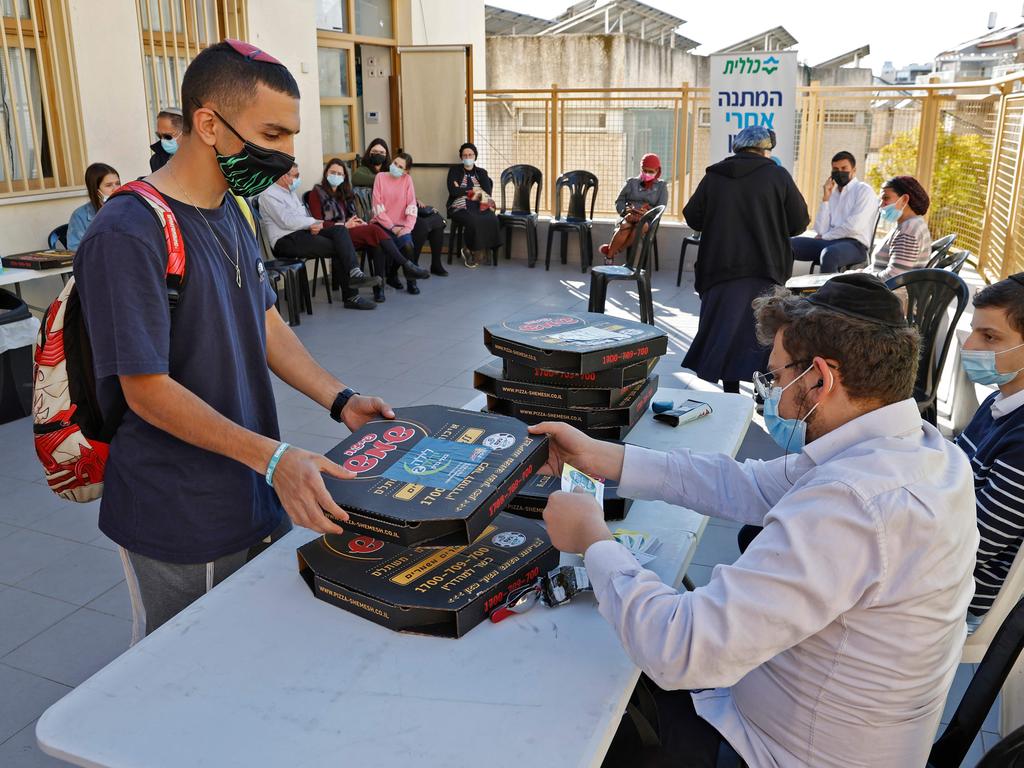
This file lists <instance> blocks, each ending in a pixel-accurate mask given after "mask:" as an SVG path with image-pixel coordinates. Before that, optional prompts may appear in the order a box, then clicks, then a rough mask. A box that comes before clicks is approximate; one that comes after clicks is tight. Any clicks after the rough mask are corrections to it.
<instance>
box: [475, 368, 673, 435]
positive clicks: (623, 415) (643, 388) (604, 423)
mask: <svg viewBox="0 0 1024 768" xmlns="http://www.w3.org/2000/svg"><path fill="white" fill-rule="evenodd" d="M657 391H658V377H657V376H651V377H650V378H648V379H647V381H646V382H644V383H643V384H642V385H640V386H638V387H636V388H635V389H634V390H631V391H630V393H629V394H628V395H627V396H626V398H625V399H624V400H623V401H622V402H621V403H619V404H618V405H616V406H615V407H614V408H560V407H558V406H553V405H534V404H526V403H517V402H515V401H514V400H508V399H506V398H501V397H495V396H493V395H488V396H487V410H488V411H489V412H490V413H500V414H504V415H506V416H514V417H516V418H517V419H522V420H523V421H525V422H526V423H527V424H539V423H540V422H542V421H563V422H565V423H566V424H571V425H572V426H574V427H578V428H579V429H590V428H592V427H631V426H633V425H634V424H636V423H637V421H638V420H639V419H640V417H641V416H642V415H643V414H644V412H645V411H646V410H647V407H648V405H650V402H651V399H652V398H653V397H654V393H655V392H657Z"/></svg>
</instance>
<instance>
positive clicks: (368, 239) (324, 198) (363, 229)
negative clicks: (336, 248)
mask: <svg viewBox="0 0 1024 768" xmlns="http://www.w3.org/2000/svg"><path fill="white" fill-rule="evenodd" d="M309 213H310V215H311V216H313V218H316V219H320V220H321V221H322V222H323V223H324V228H325V229H327V228H329V227H345V229H347V230H348V234H349V237H351V238H352V245H353V246H355V247H356V248H357V249H358V250H365V251H367V253H368V255H369V257H370V260H371V261H372V263H373V265H374V268H373V271H374V272H375V273H376V274H377V275H378V276H379V277H381V278H383V277H384V276H385V275H388V274H391V272H392V271H393V270H395V269H397V268H398V267H399V266H402V265H403V264H405V262H406V259H405V257H404V256H403V255H402V254H401V253H399V251H398V248H397V247H396V245H395V242H394V240H393V239H392V238H391V237H389V236H388V233H387V232H385V231H384V230H383V229H381V228H380V227H375V226H373V225H371V224H367V223H366V222H365V221H363V220H362V219H360V218H359V217H358V216H356V205H355V196H354V195H353V194H352V185H351V184H349V182H348V179H347V176H346V173H345V164H344V162H343V161H342V160H341V159H339V158H337V157H335V158H331V159H330V160H328V161H327V165H325V166H324V175H323V178H322V179H321V180H320V183H319V184H317V185H316V186H314V187H313V193H312V194H311V195H310V196H309ZM373 300H374V301H376V302H377V303H380V302H382V301H384V287H383V286H382V285H375V286H374V287H373Z"/></svg>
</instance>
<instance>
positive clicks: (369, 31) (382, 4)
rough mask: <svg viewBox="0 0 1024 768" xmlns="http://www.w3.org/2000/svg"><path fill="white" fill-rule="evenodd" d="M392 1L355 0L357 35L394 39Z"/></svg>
mask: <svg viewBox="0 0 1024 768" xmlns="http://www.w3.org/2000/svg"><path fill="white" fill-rule="evenodd" d="M391 5H392V0H355V10H356V34H357V35H360V36H362V37H384V38H388V39H390V38H393V37H394V32H393V26H392V18H391V15H392V7H391Z"/></svg>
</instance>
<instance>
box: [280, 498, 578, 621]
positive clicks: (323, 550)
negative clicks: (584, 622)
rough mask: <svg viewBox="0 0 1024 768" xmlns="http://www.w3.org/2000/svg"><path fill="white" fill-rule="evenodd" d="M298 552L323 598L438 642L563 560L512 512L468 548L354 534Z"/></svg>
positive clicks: (302, 569)
mask: <svg viewBox="0 0 1024 768" xmlns="http://www.w3.org/2000/svg"><path fill="white" fill-rule="evenodd" d="M297 554H298V560H299V573H300V575H301V576H302V578H303V579H304V580H305V581H306V583H307V584H308V585H309V587H310V589H312V590H313V594H314V595H315V596H316V597H318V598H320V599H321V600H324V601H326V602H328V603H331V604H332V605H335V606H337V607H339V608H343V609H345V610H346V611H350V612H351V613H354V614H356V615H357V616H362V617H363V618H366V619H369V620H370V621H373V622H376V623H377V624H381V625H383V626H385V627H388V628H390V629H394V630H396V631H398V632H411V633H418V634H424V635H434V636H437V637H461V636H462V635H464V634H466V633H467V632H468V631H469V630H471V629H472V628H473V627H475V626H476V625H477V624H479V623H480V622H481V621H483V620H484V619H486V618H487V616H488V615H489V614H490V612H491V610H493V609H494V608H495V607H496V606H498V605H500V604H501V603H502V601H504V600H505V598H506V597H507V596H508V594H509V592H510V591H512V590H515V589H518V588H519V587H521V586H524V585H526V584H529V583H530V582H532V581H535V580H536V579H537V578H538V577H539V576H541V575H542V574H545V573H547V572H548V571H550V570H551V569H552V568H556V567H557V566H558V561H559V554H558V550H556V549H555V548H554V547H553V546H552V545H551V541H550V539H548V536H547V533H545V531H544V528H543V527H542V526H541V525H540V524H539V523H536V522H533V521H532V520H526V519H524V518H521V517H516V516H514V515H508V514H499V515H498V516H496V517H495V518H494V519H493V520H491V521H490V522H489V523H488V525H487V526H486V528H484V530H483V532H482V533H481V535H480V537H479V538H477V539H476V540H475V541H474V542H473V543H472V544H469V545H465V546H458V547H441V548H438V547H403V546H401V545H399V544H395V543H392V542H390V541H383V540H382V539H378V538H375V537H373V536H368V535H366V534H360V533H357V532H355V531H346V532H345V533H343V534H339V535H333V534H329V535H326V536H321V537H320V538H318V539H314V540H313V541H310V542H309V543H307V544H304V545H303V546H301V547H299V549H298V553H297Z"/></svg>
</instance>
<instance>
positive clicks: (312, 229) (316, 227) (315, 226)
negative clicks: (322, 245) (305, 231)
mask: <svg viewBox="0 0 1024 768" xmlns="http://www.w3.org/2000/svg"><path fill="white" fill-rule="evenodd" d="M323 228H324V223H323V222H322V221H317V222H314V223H312V224H310V225H309V233H310V234H311V235H319V234H320V231H321V230H322V229H323Z"/></svg>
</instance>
